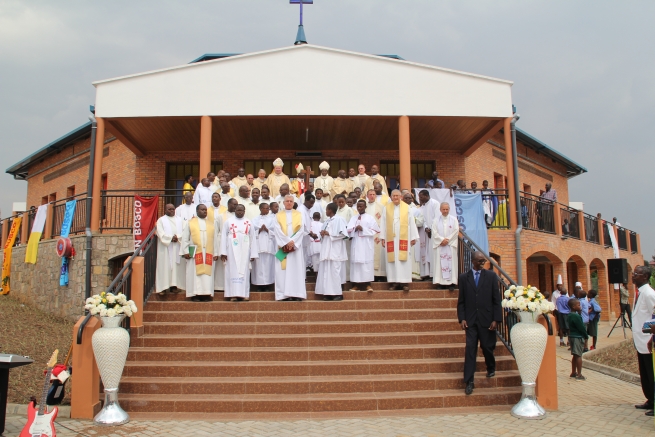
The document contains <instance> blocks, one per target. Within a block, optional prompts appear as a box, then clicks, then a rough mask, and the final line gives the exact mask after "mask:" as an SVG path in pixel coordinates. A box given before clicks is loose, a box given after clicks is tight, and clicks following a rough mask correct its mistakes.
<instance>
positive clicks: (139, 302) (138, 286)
mask: <svg viewBox="0 0 655 437" xmlns="http://www.w3.org/2000/svg"><path fill="white" fill-rule="evenodd" d="M144 274H145V260H144V258H143V257H142V256H137V257H136V258H134V261H132V275H131V276H130V280H131V281H132V289H131V290H130V292H131V298H132V300H133V301H134V303H135V304H136V307H137V309H138V311H137V312H136V313H134V315H133V316H132V321H131V324H130V327H132V328H140V327H142V326H143V292H144V290H143V276H144Z"/></svg>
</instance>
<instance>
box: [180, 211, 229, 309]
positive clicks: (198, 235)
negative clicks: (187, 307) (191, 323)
mask: <svg viewBox="0 0 655 437" xmlns="http://www.w3.org/2000/svg"><path fill="white" fill-rule="evenodd" d="M219 244H220V238H219V234H218V233H217V232H216V227H215V226H214V222H213V221H212V220H207V207H206V206H205V205H203V204H200V205H198V206H197V207H196V217H194V218H192V219H191V220H189V222H188V223H187V226H186V228H185V229H184V233H183V237H182V245H181V247H180V255H182V256H184V258H186V259H187V265H186V296H187V297H190V298H191V300H192V301H194V302H199V301H209V300H211V299H212V297H213V296H214V264H215V263H216V261H217V260H218V253H219ZM190 246H194V249H195V254H194V256H193V257H191V256H190V255H189V253H190V252H189V249H190Z"/></svg>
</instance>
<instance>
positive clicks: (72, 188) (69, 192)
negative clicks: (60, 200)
mask: <svg viewBox="0 0 655 437" xmlns="http://www.w3.org/2000/svg"><path fill="white" fill-rule="evenodd" d="M73 196H75V185H71V186H70V187H68V188H66V197H73Z"/></svg>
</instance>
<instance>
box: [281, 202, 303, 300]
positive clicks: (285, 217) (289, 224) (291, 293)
mask: <svg viewBox="0 0 655 437" xmlns="http://www.w3.org/2000/svg"><path fill="white" fill-rule="evenodd" d="M294 202H295V198H294V196H292V195H287V196H286V197H285V199H284V209H281V210H280V212H278V213H277V215H276V216H275V218H276V222H275V243H276V244H277V246H278V249H281V250H282V251H283V252H285V255H286V257H284V259H282V260H280V259H279V258H278V257H277V256H276V258H275V300H295V301H301V300H303V299H307V288H306V287H305V254H304V253H303V249H302V241H303V238H304V237H305V235H307V233H308V229H307V227H308V224H307V223H305V221H304V217H303V215H302V213H301V212H299V211H296V210H295V209H293V203H294Z"/></svg>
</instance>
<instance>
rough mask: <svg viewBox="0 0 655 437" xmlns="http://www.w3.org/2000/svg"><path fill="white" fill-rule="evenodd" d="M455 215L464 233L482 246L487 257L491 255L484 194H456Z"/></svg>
mask: <svg viewBox="0 0 655 437" xmlns="http://www.w3.org/2000/svg"><path fill="white" fill-rule="evenodd" d="M455 215H457V221H458V222H459V227H460V229H461V230H462V231H464V232H466V234H467V235H468V236H469V237H471V239H472V240H473V241H475V244H477V245H478V246H480V248H481V249H482V251H483V252H484V253H485V255H489V238H488V236H487V225H486V223H485V222H484V207H483V206H482V194H481V193H479V192H478V193H474V194H465V193H458V192H455Z"/></svg>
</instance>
